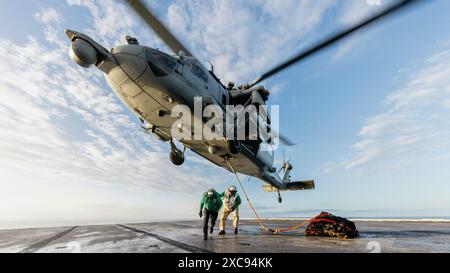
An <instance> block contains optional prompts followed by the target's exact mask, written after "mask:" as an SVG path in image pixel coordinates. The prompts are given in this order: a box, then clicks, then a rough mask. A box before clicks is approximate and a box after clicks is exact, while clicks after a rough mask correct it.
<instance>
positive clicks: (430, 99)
mask: <svg viewBox="0 0 450 273" xmlns="http://www.w3.org/2000/svg"><path fill="white" fill-rule="evenodd" d="M449 64H450V49H445V50H442V51H440V52H438V53H436V54H434V55H433V56H431V57H429V58H428V59H426V60H425V61H423V63H422V64H421V65H420V68H419V69H418V71H417V72H415V73H412V74H411V75H410V77H409V79H408V80H407V83H406V84H405V85H404V86H403V87H402V88H399V89H397V90H395V91H393V92H390V93H389V94H388V95H387V97H386V98H385V101H384V107H385V108H386V109H385V111H383V112H382V113H380V114H377V115H374V116H372V117H369V118H368V119H367V120H366V121H365V124H364V126H363V127H362V128H361V130H360V131H359V134H358V135H359V137H360V138H361V140H359V141H358V142H356V143H355V144H354V145H353V147H352V156H351V157H350V159H348V160H346V161H345V162H343V166H344V167H345V168H347V169H352V168H365V169H370V170H380V169H383V168H385V169H391V168H402V167H405V166H412V165H414V166H420V165H421V164H423V163H427V162H430V161H433V160H437V159H445V158H446V159H449V156H448V155H449V154H450V129H449V126H448V125H449V124H450V111H449V110H450V109H449V108H448V101H449V99H450V65H449Z"/></svg>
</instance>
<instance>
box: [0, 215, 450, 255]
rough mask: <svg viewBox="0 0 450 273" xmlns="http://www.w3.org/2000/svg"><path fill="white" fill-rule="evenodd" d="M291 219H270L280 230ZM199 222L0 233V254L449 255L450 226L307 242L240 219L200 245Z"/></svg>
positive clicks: (379, 227)
mask: <svg viewBox="0 0 450 273" xmlns="http://www.w3.org/2000/svg"><path fill="white" fill-rule="evenodd" d="M299 222H300V221H294V220H270V221H267V224H268V225H270V226H272V227H275V228H282V227H287V226H292V225H294V224H298V223H299ZM201 224H202V222H201V221H200V220H198V221H169V222H152V223H133V224H116V225H86V226H67V227H50V228H27V229H10V230H0V252H22V253H35V252H37V253H47V252H50V253H67V252H102V253H103V252H113V253H117V252H120V253H130V252H132V253H135V252H139V253H140V252H147V253H173V252H176V253H187V252H194V253H211V252H218V253H242V252H270V253H284V252H297V253H307V252H312V253H318V252H319V253H324V252H325V253H330V252H338V253H347V252H360V253H368V252H450V223H449V222H431V221H430V222H408V221H405V222H402V221H356V226H357V228H358V230H359V231H360V237H359V238H356V239H348V240H343V239H338V238H325V237H309V236H305V235H304V229H299V230H297V231H294V232H291V233H285V234H279V235H273V234H271V233H269V232H266V231H264V230H262V229H260V228H259V227H258V225H257V224H256V222H255V221H253V220H242V221H241V226H240V232H239V234H238V235H235V234H233V232H232V230H231V229H230V230H227V234H225V235H218V234H217V233H218V230H217V228H216V229H215V231H214V234H212V235H210V238H209V240H207V241H203V239H202V232H201Z"/></svg>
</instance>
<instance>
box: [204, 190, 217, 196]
mask: <svg viewBox="0 0 450 273" xmlns="http://www.w3.org/2000/svg"><path fill="white" fill-rule="evenodd" d="M214 192H216V190H214V189H209V190H208V191H207V192H206V196H208V197H211V196H213V195H214Z"/></svg>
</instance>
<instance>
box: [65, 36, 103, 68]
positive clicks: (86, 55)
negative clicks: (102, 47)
mask: <svg viewBox="0 0 450 273" xmlns="http://www.w3.org/2000/svg"><path fill="white" fill-rule="evenodd" d="M69 55H70V58H71V59H72V60H73V61H74V62H76V63H77V64H78V65H79V66H82V67H84V68H89V67H90V66H91V65H94V64H96V63H97V50H96V49H95V48H94V47H93V46H92V45H91V44H90V43H88V42H86V41H85V40H83V39H76V40H75V41H73V42H72V45H71V46H70V48H69Z"/></svg>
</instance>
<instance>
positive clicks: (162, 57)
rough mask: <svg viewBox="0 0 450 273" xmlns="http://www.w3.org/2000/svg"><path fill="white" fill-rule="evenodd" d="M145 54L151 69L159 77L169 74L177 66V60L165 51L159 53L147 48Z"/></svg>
mask: <svg viewBox="0 0 450 273" xmlns="http://www.w3.org/2000/svg"><path fill="white" fill-rule="evenodd" d="M145 54H146V57H147V63H148V65H149V66H150V69H151V70H152V72H153V74H155V76H157V77H162V76H167V75H169V74H170V73H172V72H173V71H174V70H175V68H176V66H177V62H176V61H175V60H174V59H173V58H172V57H170V56H168V55H166V54H164V53H159V52H157V51H154V50H151V49H147V51H146V52H145Z"/></svg>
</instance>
